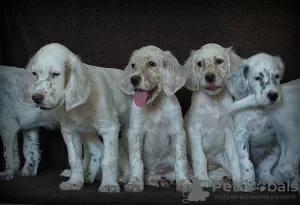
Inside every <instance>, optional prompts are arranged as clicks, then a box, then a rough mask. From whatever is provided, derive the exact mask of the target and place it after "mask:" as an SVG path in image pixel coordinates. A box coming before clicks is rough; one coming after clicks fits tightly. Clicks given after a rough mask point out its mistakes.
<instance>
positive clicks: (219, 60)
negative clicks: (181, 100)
mask: <svg viewBox="0 0 300 205" xmlns="http://www.w3.org/2000/svg"><path fill="white" fill-rule="evenodd" d="M240 61H241V58H240V57H239V56H237V55H236V54H235V53H234V52H233V51H232V49H231V48H223V47H222V46H220V45H218V44H213V43H210V44H206V45H204V46H202V47H201V48H200V49H199V50H197V51H192V52H191V55H190V57H189V58H188V59H187V61H186V62H185V64H184V67H185V69H184V70H185V71H186V72H187V82H186V84H185V87H186V88H187V89H189V90H192V91H193V95H192V103H191V107H190V109H189V110H188V112H187V114H186V115H185V117H184V127H185V129H186V132H187V138H188V142H189V143H188V146H189V148H188V151H189V154H190V157H191V160H192V168H193V172H194V176H195V177H197V178H198V179H199V180H200V183H201V185H202V186H205V187H209V186H213V184H215V183H218V182H215V181H213V180H212V179H211V178H210V177H209V174H208V171H207V163H208V162H209V161H210V162H213V163H214V164H218V165H221V166H222V167H223V168H224V169H225V170H226V171H227V172H228V173H230V174H231V177H232V180H233V183H239V181H240V179H241V174H240V169H239V161H238V156H237V153H236V148H235V144H234V139H233V136H234V124H233V119H232V116H231V115H226V113H227V109H228V107H229V106H230V105H231V104H232V103H233V99H232V97H231V96H230V94H229V92H228V90H227V88H226V83H227V80H226V79H227V76H228V75H229V73H230V72H231V71H232V70H233V69H234V68H235V67H236V66H237V64H239V63H240ZM220 180H221V178H220Z"/></svg>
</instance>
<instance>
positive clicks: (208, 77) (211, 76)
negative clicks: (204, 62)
mask: <svg viewBox="0 0 300 205" xmlns="http://www.w3.org/2000/svg"><path fill="white" fill-rule="evenodd" d="M204 78H205V80H206V81H207V82H208V83H213V82H214V81H215V79H216V75H215V74H214V73H211V72H208V73H206V74H205V77H204Z"/></svg>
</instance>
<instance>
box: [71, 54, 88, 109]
mask: <svg viewBox="0 0 300 205" xmlns="http://www.w3.org/2000/svg"><path fill="white" fill-rule="evenodd" d="M68 70H69V71H68ZM86 72H87V71H86V69H85V67H84V65H83V63H82V62H81V61H80V59H79V58H78V57H77V56H75V55H74V54H73V55H71V56H70V59H69V61H67V62H66V66H65V79H66V82H67V85H66V88H65V101H66V110H67V111H69V110H71V109H73V108H75V107H77V106H79V105H82V104H83V103H84V102H85V101H86V100H87V98H88V96H89V94H90V84H89V82H88V75H87V73H86Z"/></svg>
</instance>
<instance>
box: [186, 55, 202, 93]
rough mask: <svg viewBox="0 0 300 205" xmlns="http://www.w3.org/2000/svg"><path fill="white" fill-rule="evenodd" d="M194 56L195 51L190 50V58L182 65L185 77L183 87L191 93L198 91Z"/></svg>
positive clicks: (197, 71) (197, 74)
mask: <svg viewBox="0 0 300 205" xmlns="http://www.w3.org/2000/svg"><path fill="white" fill-rule="evenodd" d="M195 55H196V51H194V50H192V51H191V54H190V56H189V57H188V59H187V60H186V61H185V63H184V65H183V67H184V72H185V77H186V83H185V85H184V87H186V88H187V89H188V90H191V91H198V90H200V79H199V76H200V72H199V70H198V69H197V67H196V66H197V65H196V62H195Z"/></svg>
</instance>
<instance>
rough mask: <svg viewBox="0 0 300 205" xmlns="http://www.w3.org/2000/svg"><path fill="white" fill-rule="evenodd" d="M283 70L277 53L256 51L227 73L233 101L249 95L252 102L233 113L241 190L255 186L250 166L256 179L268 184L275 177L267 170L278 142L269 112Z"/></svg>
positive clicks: (276, 155) (275, 100) (277, 94)
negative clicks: (252, 104)
mask: <svg viewBox="0 0 300 205" xmlns="http://www.w3.org/2000/svg"><path fill="white" fill-rule="evenodd" d="M283 73H284V64H283V62H282V60H281V58H280V57H275V56H271V55H269V54H265V53H259V54H256V55H254V56H252V57H250V58H248V59H245V60H244V61H243V62H242V63H241V64H240V66H239V68H237V69H236V70H235V71H233V72H232V73H231V74H230V76H229V77H228V83H227V86H228V89H229V91H230V93H231V94H232V95H233V96H234V98H235V100H236V101H237V103H241V102H243V101H242V99H244V102H245V101H246V104H247V106H250V104H249V100H250V101H251V99H252V100H254V101H252V102H255V104H256V106H255V107H248V108H246V109H241V110H239V111H237V112H235V113H234V125H235V136H234V138H235V144H236V148H237V153H238V157H239V162H240V168H241V175H242V181H241V183H242V185H243V186H242V187H240V188H241V190H243V191H252V190H253V189H255V185H256V180H255V179H256V178H255V170H254V167H256V170H257V179H258V180H259V181H262V182H264V183H268V184H272V183H274V181H275V179H274V177H273V175H272V173H271V172H272V168H273V167H274V165H275V164H276V163H277V161H278V158H279V156H280V144H278V142H279V141H278V139H277V138H276V130H277V129H278V127H277V125H276V124H274V120H273V117H271V116H272V115H273V114H272V113H273V112H276V111H275V110H274V109H272V108H274V107H276V106H277V105H278V104H279V102H280V101H281V98H282V96H281V92H280V80H281V78H282V75H283ZM245 99H246V100H245ZM247 100H248V102H247ZM284 120H287V119H284ZM269 153H270V154H269ZM264 156H267V157H264ZM254 165H255V166H254Z"/></svg>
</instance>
